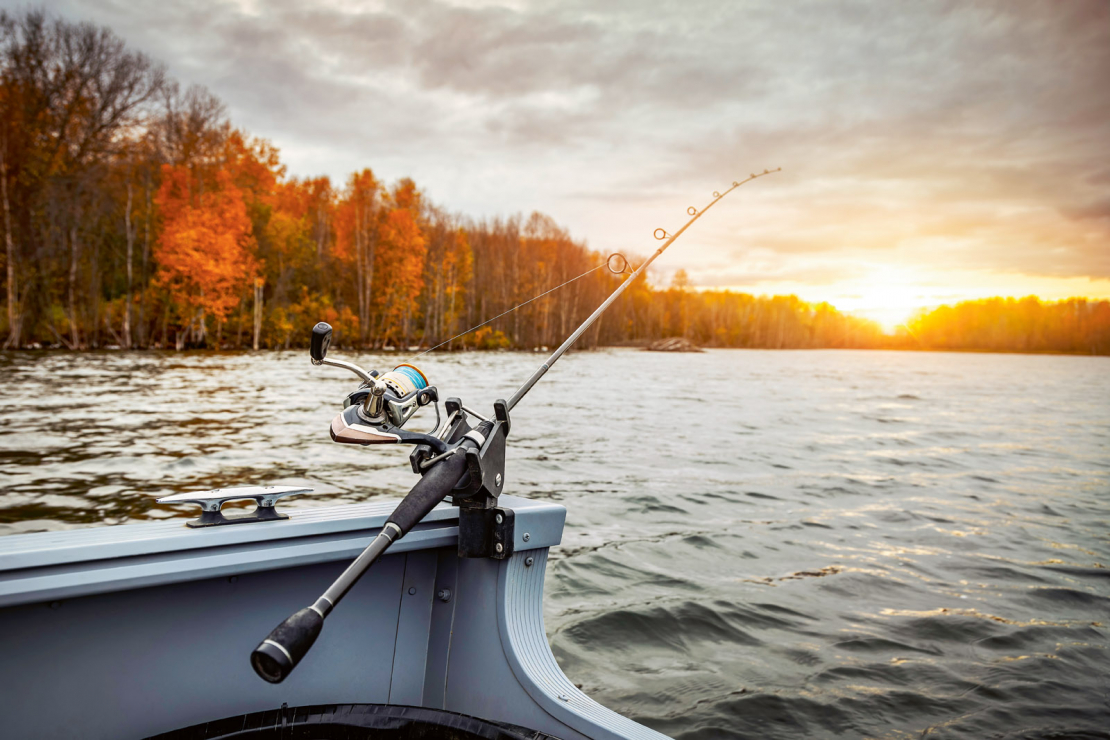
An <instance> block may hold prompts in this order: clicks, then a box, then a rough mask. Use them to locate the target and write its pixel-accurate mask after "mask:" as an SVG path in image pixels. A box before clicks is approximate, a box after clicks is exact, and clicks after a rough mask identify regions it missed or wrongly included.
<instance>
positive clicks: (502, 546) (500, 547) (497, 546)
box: [493, 542, 505, 552]
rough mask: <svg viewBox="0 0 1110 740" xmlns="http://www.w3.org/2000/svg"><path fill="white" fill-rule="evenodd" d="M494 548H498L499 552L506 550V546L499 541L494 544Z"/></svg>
mask: <svg viewBox="0 0 1110 740" xmlns="http://www.w3.org/2000/svg"><path fill="white" fill-rule="evenodd" d="M493 549H494V550H497V552H504V551H505V546H504V545H502V544H501V543H500V542H498V543H497V544H496V545H494V546H493Z"/></svg>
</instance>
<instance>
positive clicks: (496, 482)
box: [493, 473, 501, 488]
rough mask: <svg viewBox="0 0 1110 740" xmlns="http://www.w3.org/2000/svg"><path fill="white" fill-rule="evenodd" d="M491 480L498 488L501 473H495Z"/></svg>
mask: <svg viewBox="0 0 1110 740" xmlns="http://www.w3.org/2000/svg"><path fill="white" fill-rule="evenodd" d="M493 482H494V484H496V486H497V487H498V488H500V487H501V473H498V474H497V477H495V478H494V479H493Z"/></svg>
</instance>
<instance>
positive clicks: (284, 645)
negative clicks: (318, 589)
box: [251, 607, 324, 683]
mask: <svg viewBox="0 0 1110 740" xmlns="http://www.w3.org/2000/svg"><path fill="white" fill-rule="evenodd" d="M323 626H324V618H323V617H322V616H320V612H318V611H316V610H315V609H313V608H312V607H306V608H304V609H301V610H300V611H299V612H297V613H296V614H294V615H293V616H291V617H289V618H288V619H286V620H285V621H284V622H282V623H281V624H279V625H278V626H277V627H274V630H273V632H271V633H270V634H269V636H268V637H267V638H266V639H265V640H263V641H262V642H261V643H260V644H259V645H258V647H256V648H255V649H254V652H253V653H251V667H253V668H254V672H255V673H257V674H258V675H259V676H260V677H261V678H262V679H263V680H265V681H269V682H270V683H281V682H282V681H284V680H285V677H286V676H288V675H289V674H290V673H292V671H293V669H294V668H296V667H297V664H298V663H300V662H301V658H303V657H304V656H305V653H307V652H308V649H309V648H311V647H312V643H314V642H316V638H317V637H319V636H320V630H321V628H323Z"/></svg>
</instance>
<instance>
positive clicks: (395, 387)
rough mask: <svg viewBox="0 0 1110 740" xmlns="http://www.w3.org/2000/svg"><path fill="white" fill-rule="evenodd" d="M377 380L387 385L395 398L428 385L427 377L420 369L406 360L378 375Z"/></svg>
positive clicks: (420, 389)
mask: <svg viewBox="0 0 1110 740" xmlns="http://www.w3.org/2000/svg"><path fill="white" fill-rule="evenodd" d="M378 380H380V381H381V382H383V383H385V384H386V385H387V386H389V389H390V390H391V391H393V392H394V393H395V394H396V395H397V398H403V397H405V396H407V395H408V394H410V393H414V392H416V391H422V390H424V389H425V388H427V387H428V386H429V385H430V383H428V377H427V376H426V375H424V373H422V372H421V371H420V368H418V367H416V366H415V365H410V364H408V363H407V362H406V363H403V364H400V365H398V366H397V367H395V368H393V369H392V370H391V371H389V372H388V373H386V374H385V375H379V376H378Z"/></svg>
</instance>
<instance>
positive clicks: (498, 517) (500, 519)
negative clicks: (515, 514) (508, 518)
mask: <svg viewBox="0 0 1110 740" xmlns="http://www.w3.org/2000/svg"><path fill="white" fill-rule="evenodd" d="M504 521H505V517H503V516H501V515H500V514H498V515H497V523H498V524H501V523H502V522H504Z"/></svg>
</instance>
